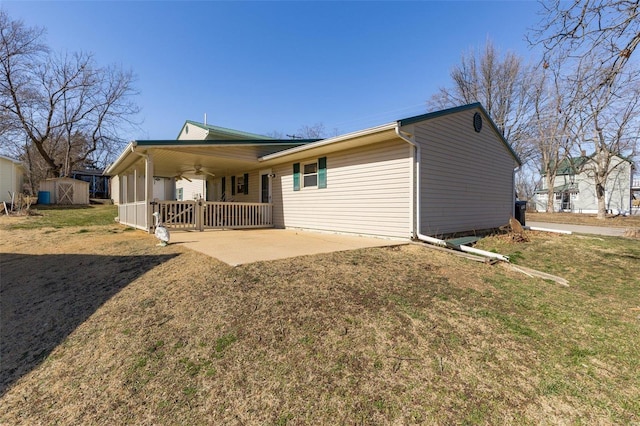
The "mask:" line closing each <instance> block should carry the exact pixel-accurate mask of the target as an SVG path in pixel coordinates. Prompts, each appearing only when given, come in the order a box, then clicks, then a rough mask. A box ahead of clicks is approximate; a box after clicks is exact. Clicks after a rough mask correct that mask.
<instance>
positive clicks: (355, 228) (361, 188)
mask: <svg viewBox="0 0 640 426" xmlns="http://www.w3.org/2000/svg"><path fill="white" fill-rule="evenodd" d="M313 161H317V158H307V159H304V160H302V161H300V164H301V169H303V167H302V165H304V164H305V163H308V162H313ZM296 162H297V161H296ZM273 172H274V173H275V175H276V178H275V179H273V204H274V224H275V226H276V227H279V228H302V229H311V230H318V231H328V232H343V233H354V234H359V235H376V236H383V237H394V238H409V237H410V236H411V198H412V196H411V179H412V177H411V149H410V145H409V144H407V143H406V142H403V141H400V140H397V139H396V140H393V141H388V142H382V143H378V144H375V145H370V146H367V147H366V148H358V149H352V150H347V151H341V152H335V153H331V154H329V155H327V187H326V188H324V189H318V188H304V187H301V189H300V190H299V191H294V190H293V162H290V163H286V164H282V165H279V166H275V167H273ZM302 182H303V179H302V178H301V186H302Z"/></svg>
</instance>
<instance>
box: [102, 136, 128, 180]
mask: <svg viewBox="0 0 640 426" xmlns="http://www.w3.org/2000/svg"><path fill="white" fill-rule="evenodd" d="M135 149H136V141H131V142H129V143H128V144H127V146H126V147H125V148H124V149H123V150H122V152H121V153H120V155H119V156H118V158H116V161H114V162H113V163H111V164H109V165H108V166H107V168H105V169H104V172H102V174H103V175H112V174H113V171H114V170H116V169H117V168H118V166H120V164H122V162H124V160H125V159H126V158H127V157H128V156H129V154H130V153H132V152H133V151H134V150H135Z"/></svg>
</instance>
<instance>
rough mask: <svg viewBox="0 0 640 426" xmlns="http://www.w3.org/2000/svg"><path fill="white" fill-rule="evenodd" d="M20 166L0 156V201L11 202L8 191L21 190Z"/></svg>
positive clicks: (21, 175) (17, 191)
mask: <svg viewBox="0 0 640 426" xmlns="http://www.w3.org/2000/svg"><path fill="white" fill-rule="evenodd" d="M22 184H23V173H22V167H21V166H19V165H17V164H16V163H14V162H13V161H11V160H8V159H5V158H0V202H2V201H7V202H11V196H10V195H9V192H15V193H16V195H17V194H19V193H21V192H22Z"/></svg>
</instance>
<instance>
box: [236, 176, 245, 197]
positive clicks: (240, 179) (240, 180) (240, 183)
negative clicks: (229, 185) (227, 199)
mask: <svg viewBox="0 0 640 426" xmlns="http://www.w3.org/2000/svg"><path fill="white" fill-rule="evenodd" d="M236 194H244V176H236Z"/></svg>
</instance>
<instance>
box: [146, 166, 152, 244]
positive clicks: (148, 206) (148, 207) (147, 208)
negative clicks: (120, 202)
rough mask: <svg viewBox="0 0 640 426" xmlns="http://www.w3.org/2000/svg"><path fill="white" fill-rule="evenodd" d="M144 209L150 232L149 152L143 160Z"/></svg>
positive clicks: (150, 169) (150, 173)
mask: <svg viewBox="0 0 640 426" xmlns="http://www.w3.org/2000/svg"><path fill="white" fill-rule="evenodd" d="M144 178H145V187H144V202H145V203H144V204H145V208H144V211H145V212H146V218H147V221H146V222H147V225H146V226H147V231H149V232H151V226H152V225H153V208H151V201H152V199H153V157H152V156H151V154H147V155H146V157H145V161H144Z"/></svg>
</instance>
